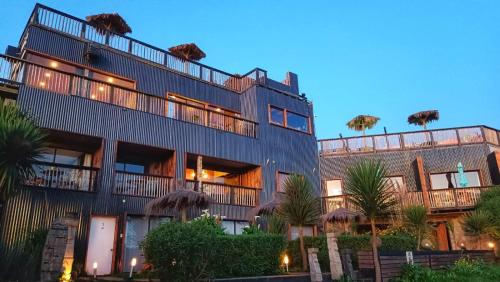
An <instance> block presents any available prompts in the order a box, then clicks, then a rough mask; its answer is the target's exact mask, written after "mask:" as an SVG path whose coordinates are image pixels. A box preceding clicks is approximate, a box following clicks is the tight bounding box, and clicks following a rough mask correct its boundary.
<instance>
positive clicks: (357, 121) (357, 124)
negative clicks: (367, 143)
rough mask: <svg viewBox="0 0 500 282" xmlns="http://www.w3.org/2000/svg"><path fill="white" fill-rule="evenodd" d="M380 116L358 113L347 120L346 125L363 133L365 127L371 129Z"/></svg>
mask: <svg viewBox="0 0 500 282" xmlns="http://www.w3.org/2000/svg"><path fill="white" fill-rule="evenodd" d="M379 120H380V118H378V117H375V116H369V115H359V116H356V117H355V118H353V119H351V120H350V121H349V122H347V124H346V125H347V127H349V128H350V129H353V130H356V131H362V132H363V136H364V135H365V130H366V129H371V128H372V127H374V126H375V124H377V122H378V121H379Z"/></svg>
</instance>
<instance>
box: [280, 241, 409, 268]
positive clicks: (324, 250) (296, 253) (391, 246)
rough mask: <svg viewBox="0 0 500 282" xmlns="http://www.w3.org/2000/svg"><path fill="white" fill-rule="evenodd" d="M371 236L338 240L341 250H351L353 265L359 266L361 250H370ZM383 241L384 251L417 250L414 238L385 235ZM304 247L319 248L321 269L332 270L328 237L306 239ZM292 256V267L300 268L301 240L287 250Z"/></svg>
mask: <svg viewBox="0 0 500 282" xmlns="http://www.w3.org/2000/svg"><path fill="white" fill-rule="evenodd" d="M370 238H371V236H370V235H369V234H364V235H347V234H344V235H340V236H339V237H338V238H337V243H338V247H339V249H351V250H352V253H353V256H352V261H353V264H354V265H355V266H356V265H357V256H356V255H355V254H356V253H357V251H359V250H370V249H371V245H370ZM380 239H381V240H382V246H381V247H380V250H382V251H408V250H415V249H416V246H417V241H416V239H415V238H414V237H413V236H410V235H406V234H400V235H383V236H380ZM304 245H305V246H306V249H307V248H318V261H319V264H320V267H321V269H326V270H328V269H330V260H329V258H328V246H327V243H326V236H317V237H304ZM287 252H288V254H289V256H290V266H291V267H292V268H294V269H298V268H300V266H301V265H302V259H301V256H300V249H299V240H298V239H297V240H293V241H290V243H289V244H288V250H287Z"/></svg>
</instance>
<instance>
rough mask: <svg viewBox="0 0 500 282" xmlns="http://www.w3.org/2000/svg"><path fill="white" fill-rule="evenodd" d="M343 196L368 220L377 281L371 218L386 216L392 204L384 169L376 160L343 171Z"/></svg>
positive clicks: (388, 182) (375, 237)
mask: <svg viewBox="0 0 500 282" xmlns="http://www.w3.org/2000/svg"><path fill="white" fill-rule="evenodd" d="M345 193H346V194H349V195H350V197H349V198H348V199H349V201H351V202H352V203H353V204H354V205H355V206H357V207H358V208H359V210H360V211H361V213H363V215H364V216H365V217H366V218H367V219H368V220H369V221H370V225H371V231H372V232H371V236H372V238H371V244H372V252H373V262H374V264H375V278H376V281H377V282H379V281H381V279H382V278H381V272H380V263H379V260H378V249H377V247H378V246H377V241H378V240H377V229H376V228H375V219H376V218H377V217H381V216H386V215H388V214H389V213H390V212H391V210H392V209H393V207H394V205H395V204H396V200H395V198H394V197H392V195H391V194H392V193H393V190H392V185H391V183H390V180H389V179H388V178H387V170H386V168H385V166H384V165H383V164H382V163H381V162H380V161H375V160H363V161H360V162H358V163H356V164H354V165H353V166H350V167H348V168H347V177H346V185H345Z"/></svg>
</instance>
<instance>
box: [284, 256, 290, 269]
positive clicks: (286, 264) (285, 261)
mask: <svg viewBox="0 0 500 282" xmlns="http://www.w3.org/2000/svg"><path fill="white" fill-rule="evenodd" d="M283 263H284V264H285V267H286V272H288V264H289V263H290V259H289V258H288V255H287V254H285V256H284V257H283Z"/></svg>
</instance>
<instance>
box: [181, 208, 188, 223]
mask: <svg viewBox="0 0 500 282" xmlns="http://www.w3.org/2000/svg"><path fill="white" fill-rule="evenodd" d="M181 221H182V222H187V210H186V208H183V209H181Z"/></svg>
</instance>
